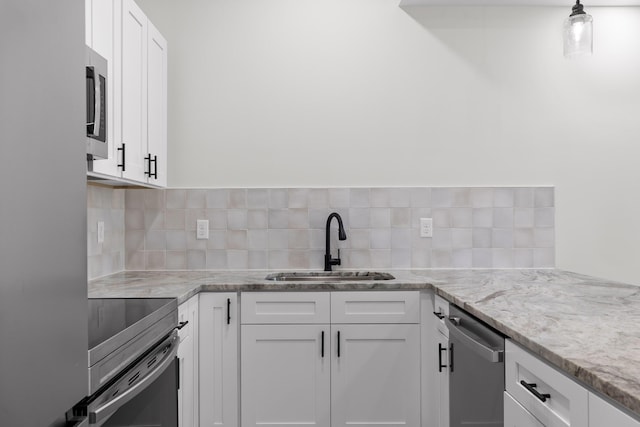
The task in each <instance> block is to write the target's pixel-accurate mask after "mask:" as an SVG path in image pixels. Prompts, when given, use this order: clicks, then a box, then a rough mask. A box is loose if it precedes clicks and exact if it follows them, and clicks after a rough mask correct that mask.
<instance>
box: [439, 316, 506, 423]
mask: <svg viewBox="0 0 640 427" xmlns="http://www.w3.org/2000/svg"><path fill="white" fill-rule="evenodd" d="M445 324H446V326H447V329H449V350H450V351H449V372H450V376H449V418H450V424H449V425H450V426H451V427H459V426H470V425H472V426H474V427H485V426H486V427H489V426H491V427H495V426H503V425H504V414H503V407H504V404H503V393H504V336H503V335H501V334H500V333H499V332H497V331H496V330H494V329H492V328H491V327H490V326H488V325H486V324H485V323H483V322H481V321H480V320H478V319H476V318H475V317H473V316H472V315H470V314H469V313H467V312H465V311H463V310H461V309H460V308H459V307H456V306H454V305H451V308H450V311H449V316H448V317H445Z"/></svg>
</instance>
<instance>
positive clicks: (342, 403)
mask: <svg viewBox="0 0 640 427" xmlns="http://www.w3.org/2000/svg"><path fill="white" fill-rule="evenodd" d="M331 331H332V332H331V338H332V344H334V345H332V348H333V350H332V357H331V359H332V360H331V425H332V427H342V426H345V427H346V426H348V425H353V424H358V425H375V426H378V427H384V426H389V427H391V426H398V425H406V426H417V425H419V423H420V375H419V372H420V326H419V325H415V324H395V325H393V324H391V325H332V326H331Z"/></svg>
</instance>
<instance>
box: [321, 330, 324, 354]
mask: <svg viewBox="0 0 640 427" xmlns="http://www.w3.org/2000/svg"><path fill="white" fill-rule="evenodd" d="M320 339H321V340H322V342H321V343H320V357H322V358H324V331H322V334H321V337H320Z"/></svg>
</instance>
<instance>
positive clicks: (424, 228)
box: [420, 218, 433, 237]
mask: <svg viewBox="0 0 640 427" xmlns="http://www.w3.org/2000/svg"><path fill="white" fill-rule="evenodd" d="M420 237H433V218H420Z"/></svg>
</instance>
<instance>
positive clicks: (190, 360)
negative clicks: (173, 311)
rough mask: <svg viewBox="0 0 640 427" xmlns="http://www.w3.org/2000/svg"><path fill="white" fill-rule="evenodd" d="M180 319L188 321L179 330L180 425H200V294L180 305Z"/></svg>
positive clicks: (189, 426)
mask: <svg viewBox="0 0 640 427" xmlns="http://www.w3.org/2000/svg"><path fill="white" fill-rule="evenodd" d="M178 320H179V321H180V322H187V323H186V324H184V326H183V327H182V328H181V329H180V330H179V331H178V336H179V338H180V345H179V347H178V359H179V360H180V388H179V389H178V426H179V427H196V426H197V425H198V373H197V368H198V296H197V295H196V296H194V297H192V298H191V299H189V300H188V301H186V302H184V303H182V304H180V306H179V307H178Z"/></svg>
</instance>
